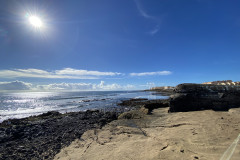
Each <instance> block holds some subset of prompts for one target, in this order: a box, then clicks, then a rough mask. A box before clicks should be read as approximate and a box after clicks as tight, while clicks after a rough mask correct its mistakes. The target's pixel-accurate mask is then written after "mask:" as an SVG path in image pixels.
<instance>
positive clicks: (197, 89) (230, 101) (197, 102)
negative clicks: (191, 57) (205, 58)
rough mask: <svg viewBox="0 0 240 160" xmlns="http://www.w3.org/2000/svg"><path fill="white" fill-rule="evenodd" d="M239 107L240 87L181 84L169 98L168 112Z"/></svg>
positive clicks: (224, 109) (222, 109) (221, 109)
mask: <svg viewBox="0 0 240 160" xmlns="http://www.w3.org/2000/svg"><path fill="white" fill-rule="evenodd" d="M234 107H240V86H231V85H212V84H192V83H183V84H179V85H178V86H176V88H175V89H174V94H173V95H172V96H171V98H170V109H169V111H170V112H179V111H180V112H186V111H197V110H203V109H213V110H219V111H226V110H228V109H229V108H234Z"/></svg>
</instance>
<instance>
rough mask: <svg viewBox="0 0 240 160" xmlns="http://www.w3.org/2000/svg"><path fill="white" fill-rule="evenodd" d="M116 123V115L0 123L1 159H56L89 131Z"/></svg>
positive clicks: (48, 115)
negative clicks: (64, 149)
mask: <svg viewBox="0 0 240 160" xmlns="http://www.w3.org/2000/svg"><path fill="white" fill-rule="evenodd" d="M115 119H117V113H115V112H106V113H103V112H100V111H86V112H72V113H65V114H61V113H59V112H47V113H44V114H41V115H38V116H32V117H28V118H23V119H10V120H5V121H3V122H2V123H0V159H4V160H7V159H24V160H25V159H53V157H54V156H55V155H56V154H57V153H58V152H59V151H60V150H61V149H62V148H64V147H66V146H68V145H70V144H71V142H72V141H74V140H75V139H80V137H81V135H82V134H83V133H84V132H85V131H87V130H90V129H94V128H95V129H96V128H101V127H102V126H104V125H105V124H107V123H109V122H111V121H112V120H115Z"/></svg>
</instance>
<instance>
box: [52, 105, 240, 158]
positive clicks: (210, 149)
mask: <svg viewBox="0 0 240 160" xmlns="http://www.w3.org/2000/svg"><path fill="white" fill-rule="evenodd" d="M239 113H240V109H230V110H229V111H228V112H215V111H212V110H205V111H195V112H176V113H168V108H160V109H155V110H153V113H152V115H146V116H145V117H142V118H141V119H129V120H127V119H123V120H116V121H113V122H111V123H110V124H108V125H106V126H105V127H103V128H102V129H95V130H90V131H87V132H85V133H84V134H83V135H82V137H81V139H80V140H76V141H74V142H73V143H72V144H71V145H70V146H68V147H66V148H64V149H62V150H61V152H60V153H59V154H57V155H56V156H55V159H56V160H69V159H73V160H74V159H81V160H112V159H114V160H129V159H132V160H159V159H167V160H176V159H179V160H186V159H189V160H195V159H201V160H209V159H211V160H219V159H220V158H221V156H222V155H223V153H224V152H225V151H226V150H227V148H228V147H229V146H230V144H231V143H232V142H233V141H234V139H236V137H237V136H238V134H239V132H240V126H239V123H240V117H239ZM239 153H240V150H239V146H237V148H236V151H235V152H234V154H233V156H232V159H231V160H237V158H239V157H240V154H239Z"/></svg>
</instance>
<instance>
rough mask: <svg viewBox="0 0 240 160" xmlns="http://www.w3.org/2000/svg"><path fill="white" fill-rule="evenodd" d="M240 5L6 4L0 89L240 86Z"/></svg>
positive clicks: (5, 0) (143, 1)
mask: <svg viewBox="0 0 240 160" xmlns="http://www.w3.org/2000/svg"><path fill="white" fill-rule="evenodd" d="M239 7H240V1H237V0H232V1H231V2H230V1H228V0H217V1H216V0H183V1H179V0H121V1H119V0H101V1H99V0H39V1H37V0H32V1H24V0H0V90H36V91H39V90H135V89H148V88H150V87H154V86H175V85H177V84H180V83H203V82H209V81H215V80H228V79H231V80H233V81H240V74H239V68H240V63H239V59H240V54H239V51H240V45H239V44H240V10H239ZM31 16H36V17H38V18H39V19H40V20H41V23H42V26H41V27H35V26H33V25H32V24H31V23H30V22H29V17H31Z"/></svg>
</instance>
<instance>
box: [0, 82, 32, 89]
mask: <svg viewBox="0 0 240 160" xmlns="http://www.w3.org/2000/svg"><path fill="white" fill-rule="evenodd" d="M31 89H32V84H31V83H25V82H22V81H13V82H0V90H31Z"/></svg>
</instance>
